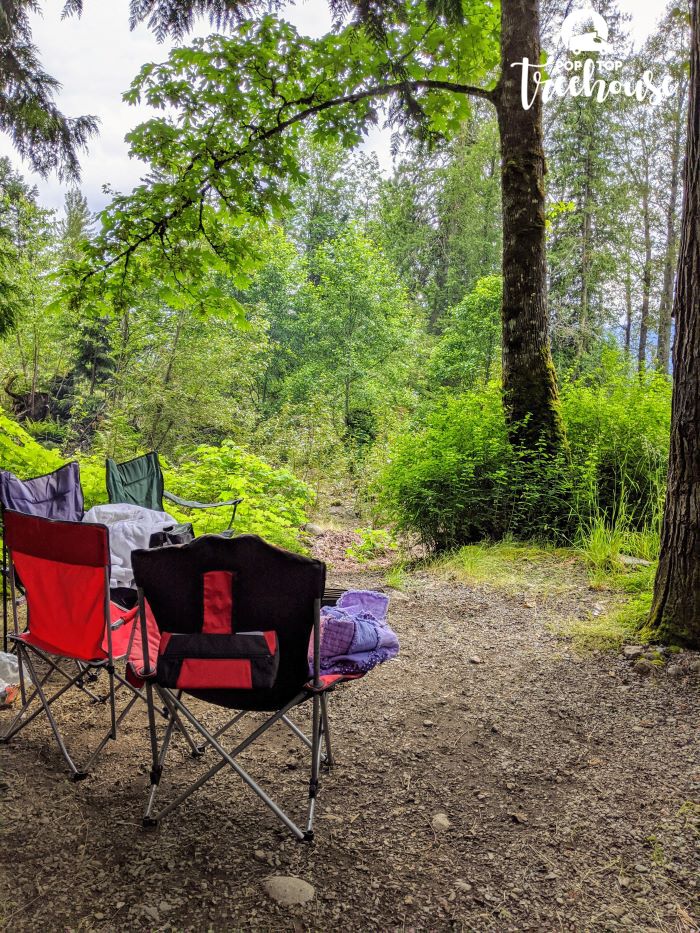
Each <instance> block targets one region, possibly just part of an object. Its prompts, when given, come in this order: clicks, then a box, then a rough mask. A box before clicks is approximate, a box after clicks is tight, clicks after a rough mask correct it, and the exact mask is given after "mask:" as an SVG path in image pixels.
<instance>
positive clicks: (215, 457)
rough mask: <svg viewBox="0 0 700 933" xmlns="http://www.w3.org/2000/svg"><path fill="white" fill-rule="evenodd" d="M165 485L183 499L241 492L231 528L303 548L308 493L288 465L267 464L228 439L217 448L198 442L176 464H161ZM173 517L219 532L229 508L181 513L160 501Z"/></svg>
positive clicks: (209, 499) (217, 497)
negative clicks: (287, 468) (234, 522)
mask: <svg viewBox="0 0 700 933" xmlns="http://www.w3.org/2000/svg"><path fill="white" fill-rule="evenodd" d="M163 466H164V469H163V472H164V474H165V488H166V489H168V490H169V491H170V492H174V493H176V494H177V495H178V496H182V497H183V498H185V499H195V500H197V501H199V502H219V501H221V500H222V499H233V498H239V497H243V502H242V503H241V504H240V505H239V506H238V511H237V513H236V531H239V532H250V533H252V534H257V535H260V536H261V537H263V538H265V539H266V540H267V541H270V542H271V543H273V544H278V545H279V546H280V547H285V548H290V549H292V550H297V551H299V550H302V549H303V548H302V545H301V544H300V541H299V532H300V529H301V526H302V525H303V524H305V522H306V521H307V520H308V518H307V510H308V508H309V507H310V506H311V504H312V502H313V492H312V490H311V488H310V487H309V486H307V485H306V483H303V482H302V481H301V480H299V479H297V478H296V477H295V476H294V475H293V474H292V473H290V472H289V471H288V470H280V469H275V468H274V467H271V466H270V465H269V464H267V463H265V462H264V461H263V460H261V459H260V458H259V457H256V456H254V455H253V454H250V453H247V452H246V451H244V450H243V449H242V448H240V447H237V446H236V445H235V444H232V443H230V442H224V443H223V444H222V445H221V446H220V447H210V446H201V447H196V448H194V449H193V450H190V451H188V459H187V460H186V461H184V462H182V463H180V464H178V465H177V466H169V465H168V464H164V465H163ZM165 505H166V508H167V510H168V511H169V512H170V513H171V514H172V515H174V516H175V517H178V518H182V519H183V520H185V521H191V522H192V524H193V525H194V529H195V533H196V534H204V533H206V532H217V531H222V530H223V529H224V528H225V527H226V525H227V524H228V520H229V517H230V514H231V509H230V508H222V509H206V510H204V511H199V512H197V511H194V512H185V511H180V510H177V509H174V508H173V507H172V503H167V502H166V503H165Z"/></svg>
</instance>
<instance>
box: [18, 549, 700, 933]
mask: <svg viewBox="0 0 700 933" xmlns="http://www.w3.org/2000/svg"><path fill="white" fill-rule="evenodd" d="M330 582H331V583H333V584H337V585H344V586H353V587H362V588H368V587H374V588H381V587H382V577H381V575H380V574H372V573H357V572H354V573H350V572H349V571H348V570H347V568H345V567H344V568H343V569H342V571H336V572H335V573H334V574H331V580H330ZM598 599H599V596H598V595H597V594H594V593H592V592H590V591H589V590H588V588H587V586H586V584H585V581H584V580H583V579H582V581H581V587H580V598H579V597H577V598H576V600H575V601H574V602H573V603H572V599H571V597H570V596H567V597H562V596H558V597H552V598H551V599H550V601H549V602H545V603H543V604H538V603H537V601H536V600H533V599H532V598H531V597H528V598H527V599H525V598H524V597H520V596H518V595H512V596H505V595H502V594H500V593H498V592H496V591H491V590H489V589H488V588H477V589H474V588H469V587H466V586H462V585H459V584H456V583H453V582H448V581H445V580H444V579H441V578H439V577H436V576H433V575H430V574H427V573H422V574H420V573H419V574H415V575H413V576H411V577H409V579H408V584H407V586H406V589H405V591H404V592H403V593H395V594H393V598H392V604H391V611H390V622H391V624H392V625H393V626H394V628H395V629H396V631H397V632H398V634H399V637H400V639H401V646H402V649H401V656H400V659H399V660H397V661H395V662H392V663H389V664H386V665H384V666H383V667H382V668H379V669H377V670H375V671H373V672H372V673H371V674H370V675H369V676H368V677H367V678H365V679H364V681H362V682H359V683H357V684H353V685H349V686H345V687H342V688H341V689H339V690H337V691H336V692H335V694H333V695H332V697H331V705H330V710H331V716H332V720H331V722H332V726H333V729H334V738H335V746H336V748H335V750H336V755H337V759H338V763H337V765H336V767H335V768H334V769H333V771H332V772H331V773H330V774H329V775H327V776H323V778H322V784H321V794H320V799H319V806H318V816H317V823H316V830H317V833H316V840H315V842H314V843H313V844H311V845H309V844H298V843H297V842H295V841H294V839H293V838H292V837H291V836H290V835H289V834H288V833H287V832H286V831H285V830H284V829H283V827H282V826H281V824H279V823H278V822H277V821H276V820H275V818H274V816H273V815H272V813H270V812H269V811H268V810H267V809H266V808H264V807H263V806H262V804H260V802H259V801H258V800H257V798H255V797H254V796H253V795H252V793H251V792H250V791H249V790H248V789H247V788H245V787H244V786H243V785H242V783H241V782H240V780H239V779H238V778H237V777H236V776H235V775H234V774H233V773H231V772H230V771H229V769H226V770H227V771H229V773H226V772H221V773H220V774H219V775H217V777H216V778H215V779H214V780H213V781H212V782H210V783H209V784H207V785H206V786H205V787H204V788H203V789H201V790H200V791H199V792H198V793H196V794H195V795H194V796H193V797H191V798H190V799H189V800H188V801H187V802H186V803H185V804H184V805H183V807H181V808H180V809H179V810H176V811H175V812H174V813H172V814H171V815H170V816H169V817H167V818H166V819H165V820H164V821H163V822H162V824H161V827H160V829H159V830H158V831H157V832H156V833H153V834H147V833H144V832H143V831H142V830H141V828H140V812H141V808H142V805H143V803H144V798H145V789H146V785H147V770H148V747H147V728H146V716H145V710H144V709H139V710H137V711H136V712H135V714H132V715H131V716H130V717H129V718H128V719H127V722H126V724H125V728H124V731H123V733H122V734H121V735H120V737H119V739H118V741H117V742H116V743H110V746H109V747H108V749H107V752H106V753H105V755H104V757H103V758H102V760H101V763H100V764H99V765H98V768H97V770H96V772H95V773H94V775H93V776H92V777H91V778H89V779H88V780H86V781H83V782H82V783H79V784H73V783H71V782H70V781H69V780H68V779H67V776H66V772H65V770H64V768H63V766H62V760H61V759H60V757H59V755H58V752H57V750H56V748H55V746H54V745H53V744H52V742H51V741H50V737H49V730H48V725H47V724H46V723H45V722H42V723H40V724H36V723H35V724H32V725H30V726H29V727H28V728H27V729H26V731H25V732H23V733H21V734H20V735H19V736H18V737H17V738H16V739H15V740H14V741H13V742H12V743H11V744H10V745H9V746H2V747H0V762H1V764H2V779H1V780H2V784H1V790H0V793H1V794H2V799H1V802H0V814H1V815H0V820H1V822H2V834H3V838H2V854H1V859H2V869H1V877H0V926H3V927H4V928H5V929H7V930H31V931H35V930H36V931H38V930H41V931H52V930H96V931H98V930H99V931H123V930H135V931H140V930H178V931H179V930H192V931H200V930H202V931H208V930H212V931H232V930H256V931H257V930H260V931H277V930H289V931H302V930H313V931H335V930H343V931H346V930H358V931H359V930H362V931H364V930H381V931H384V930H386V931H393V930H436V931H438V930H464V931H491V930H495V931H509V930H537V931H547V933H548V931H559V930H566V931H568V930H576V931H588V930H593V931H598V930H600V931H606V930H611V931H612V930H633V931H647V930H662V931H684V933H690V931H693V930H697V929H698V926H699V924H698V920H699V918H700V744H699V741H698V739H699V732H700V713H699V703H698V699H699V697H700V676H698V675H697V674H695V673H692V672H691V671H690V660H691V657H690V655H683V656H680V657H679V659H678V662H677V665H676V666H677V668H678V666H679V665H680V673H679V671H678V670H676V674H677V676H676V677H671V676H669V675H668V674H667V673H666V672H659V673H653V674H651V675H650V676H647V677H643V676H640V675H639V674H637V673H635V672H634V671H633V669H632V666H631V664H630V662H628V661H626V660H624V659H623V658H622V657H618V656H615V655H600V656H591V655H588V656H579V655H577V654H576V653H575V652H574V651H573V650H572V648H571V646H570V645H569V644H568V643H567V642H566V641H565V640H563V639H562V638H560V637H557V636H556V635H554V634H552V633H551V630H550V626H549V625H548V623H549V622H551V621H553V620H556V619H560V618H563V617H569V616H571V615H572V614H578V615H580V616H584V615H585V614H586V613H587V612H588V611H589V610H590V607H591V605H593V604H594V603H595V602H596V601H597V600H598ZM686 671H687V673H685V672H686ZM193 705H194V706H197V707H198V709H202V705H201V704H197V703H196V701H195V702H194V703H193ZM104 717H105V710H104V709H102V708H99V707H95V706H93V707H90V706H86V705H85V704H84V703H82V701H80V700H74V701H71V703H66V704H64V705H63V707H62V710H61V721H62V722H64V723H65V725H66V728H67V730H68V732H69V734H70V735H71V736H72V745H73V747H74V748H75V747H76V746H77V745H80V744H82V746H83V747H84V746H85V743H87V745H88V746H89V745H90V743H91V742H93V743H94V740H95V737H96V736H97V735H98V730H99V729H100V728H101V727H102V725H103V724H104V723H105V722H106V720H105V718H104ZM214 719H216V716H214ZM303 720H304V717H303V716H301V717H299V721H300V722H303ZM209 721H212V719H211V716H210V717H209ZM6 722H7V713H3V714H1V715H0V727H4V724H5V723H6ZM273 731H275V735H274V736H273V735H269V736H268V738H267V740H265V741H263V743H262V744H260V745H258V746H255V748H256V749H257V750H256V752H255V754H246V755H245V756H244V762H243V763H245V762H247V763H248V766H249V768H250V771H251V773H252V774H253V775H254V776H255V777H258V778H260V780H261V782H262V783H263V784H264V786H265V787H266V788H267V789H268V790H270V791H271V792H272V793H273V794H275V795H276V796H278V798H279V799H280V801H281V802H282V803H283V804H285V805H288V806H289V807H290V808H291V809H292V810H293V812H294V813H295V814H296V815H297V816H298V817H299V819H300V820H301V819H302V813H303V810H304V803H305V792H306V783H305V782H306V780H307V774H306V771H305V769H304V767H303V764H302V761H303V759H302V754H301V748H302V746H301V745H300V744H299V743H298V742H295V741H294V740H293V739H292V737H291V735H290V734H289V733H288V732H287V731H286V730H283V729H282V727H275V730H273ZM169 760H170V761H172V762H175V763H177V765H178V766H179V767H178V769H177V771H175V772H173V771H172V770H171V771H170V772H167V771H166V775H165V777H164V779H163V783H162V797H161V799H162V800H167V798H168V797H169V796H171V795H172V794H173V791H174V786H176V785H183V786H184V783H185V782H186V781H188V780H189V779H191V778H192V777H193V776H195V775H196V774H198V773H199V772H200V771H202V770H203V769H204V766H203V763H202V762H197V761H195V760H193V759H192V758H190V757H188V755H187V750H186V747H185V746H184V743H182V742H181V741H180V740H176V742H175V744H174V746H173V750H172V754H171V757H170V758H169ZM438 814H443V815H444V817H446V818H447V822H446V821H445V820H444V818H443V817H439V818H438V819H437V820H435V817H436V815H438ZM447 823H449V825H447ZM271 874H277V875H279V874H282V875H293V876H296V877H298V878H301V879H304V880H305V881H307V882H309V883H310V884H312V885H313V886H314V889H315V896H314V898H313V900H311V901H309V902H308V903H307V904H305V905H303V906H295V907H282V906H280V905H278V904H277V903H275V902H274V901H273V900H271V899H270V898H269V897H268V895H267V894H266V893H265V891H264V888H263V882H264V880H265V879H266V878H267V877H268V876H270V875H271Z"/></svg>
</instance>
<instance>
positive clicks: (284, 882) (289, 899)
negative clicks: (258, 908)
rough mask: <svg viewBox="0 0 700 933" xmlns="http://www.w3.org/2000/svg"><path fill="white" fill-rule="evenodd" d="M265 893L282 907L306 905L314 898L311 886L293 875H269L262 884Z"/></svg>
mask: <svg viewBox="0 0 700 933" xmlns="http://www.w3.org/2000/svg"><path fill="white" fill-rule="evenodd" d="M263 887H264V888H265V893H266V894H267V895H268V897H271V898H272V900H273V901H277V903H278V904H281V905H282V906H283V907H292V906H293V905H294V904H306V902H307V901H310V900H311V899H312V898H313V896H314V889H313V885H310V884H309V883H308V881H303V880H302V879H301V878H295V877H294V876H293V875H270V877H269V878H266V879H265V881H264V882H263Z"/></svg>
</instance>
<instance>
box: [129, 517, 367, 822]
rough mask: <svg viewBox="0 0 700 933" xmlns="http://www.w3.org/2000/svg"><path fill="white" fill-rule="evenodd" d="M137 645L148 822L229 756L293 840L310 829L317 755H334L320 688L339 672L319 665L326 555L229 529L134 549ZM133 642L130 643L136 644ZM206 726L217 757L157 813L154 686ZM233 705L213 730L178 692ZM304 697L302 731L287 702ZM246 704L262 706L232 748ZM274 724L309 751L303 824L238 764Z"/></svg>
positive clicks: (159, 748)
mask: <svg viewBox="0 0 700 933" xmlns="http://www.w3.org/2000/svg"><path fill="white" fill-rule="evenodd" d="M132 562H133V569H134V579H135V581H136V584H137V587H138V594H139V609H140V627H141V644H139V645H138V658H135V659H134V660H133V669H134V674H135V675H138V676H139V677H141V678H143V679H144V680H145V683H146V692H147V697H148V703H149V724H150V733H151V752H152V770H151V790H150V795H149V798H148V802H147V805H146V810H145V814H144V820H143V822H144V826H146V827H154V826H156V825H157V823H158V821H159V820H160V819H161V818H162V817H164V816H166V814H168V813H170V812H171V811H172V810H174V809H175V808H176V807H178V806H179V805H180V804H181V803H182V802H183V801H184V800H186V799H187V798H188V797H189V796H190V794H192V793H193V792H194V791H196V790H197V789H198V788H200V787H201V786H202V785H203V784H204V783H205V782H206V781H208V780H209V779H210V778H212V777H213V776H214V775H215V774H217V773H218V771H220V770H221V769H222V768H224V767H226V766H227V765H228V766H229V767H230V768H231V769H232V770H233V771H234V772H235V773H236V774H237V775H238V776H239V777H240V778H242V780H243V781H244V782H245V783H246V784H247V785H248V787H249V788H250V789H251V790H252V791H253V792H254V793H255V794H257V795H258V797H259V798H260V799H261V800H262V801H263V803H264V804H266V806H268V807H269V808H270V809H271V810H272V811H273V813H274V814H275V815H276V816H277V817H278V818H279V819H280V820H281V821H282V822H283V823H284V825H285V826H286V827H287V828H288V829H290V830H291V832H292V833H293V834H294V835H295V836H296V838H297V839H299V840H311V839H312V838H313V823H314V810H315V805H316V796H317V793H318V786H319V772H320V767H321V764H325V765H327V766H328V767H330V766H331V764H332V763H333V759H332V753H331V742H330V732H329V725H328V708H327V693H328V691H329V690H332V689H333V688H334V687H335V686H336V685H337V684H338V683H339V682H340V681H342V680H349V679H352V678H350V677H343V676H331V677H322V676H321V675H320V670H319V660H320V653H319V640H320V607H321V601H322V599H323V596H324V582H325V575H326V568H325V565H324V564H322V563H321V562H320V561H317V560H311V559H309V558H306V557H300V556H299V555H297V554H291V553H289V552H287V551H282V550H280V549H279V548H276V547H273V546H272V545H270V544H267V543H266V542H265V541H263V540H262V539H261V538H258V537H257V536H255V535H240V536H238V537H236V538H232V539H226V538H222V537H220V536H218V535H204V536H203V537H201V538H198V539H196V540H195V541H193V542H191V543H190V544H186V545H181V546H177V547H166V548H158V549H154V550H140V551H134V552H133V554H132ZM312 638H313V644H314V648H315V650H314V657H315V662H314V674H313V677H312V678H310V677H309V661H308V650H309V642H310V640H311V639H312ZM134 647H135V648H136V641H135V642H134ZM155 692H157V694H158V695H159V696H160V698H161V699H162V700H163V702H164V703H165V705H166V706H167V707H168V709H169V710H170V712H171V714H172V715H174V714H175V713H176V712H177V713H180V714H181V715H182V717H183V718H184V719H185V720H186V721H187V723H188V724H189V725H191V726H192V727H193V728H194V729H195V730H196V731H197V732H198V733H199V735H201V737H202V739H203V741H204V745H203V746H202V750H203V749H204V748H205V747H206V748H208V749H210V750H213V751H214V752H215V753H216V756H217V759H218V760H217V761H216V762H215V763H214V764H213V765H212V766H211V767H210V768H209V770H208V771H206V772H205V773H204V774H203V775H202V776H201V777H199V778H198V779H197V780H195V781H194V782H193V783H192V784H191V785H190V786H188V787H187V788H186V789H185V790H183V791H181V792H180V793H179V794H178V795H177V796H176V797H175V798H174V799H172V800H171V801H170V802H169V803H167V804H166V806H164V807H163V809H161V810H160V812H154V806H155V799H156V794H157V792H158V785H159V783H160V780H161V776H162V773H163V767H164V764H165V759H166V755H167V752H168V747H169V743H170V736H171V733H172V729H173V723H172V721H171V722H169V723H168V725H167V727H166V729H165V734H164V736H163V738H162V740H161V742H160V745H159V742H158V736H157V733H156V721H155V715H154V705H153V696H154V693H155ZM183 692H184V693H185V694H187V695H190V696H193V697H196V698H198V699H200V700H204V701H205V702H206V703H208V704H213V705H214V706H217V707H222V708H224V709H228V710H232V711H237V712H236V713H235V715H234V716H233V718H230V719H228V721H227V722H225V723H224V724H223V725H220V726H219V727H218V728H216V729H214V730H213V731H212V730H211V729H209V728H207V727H206V726H205V725H204V724H203V723H202V722H201V721H200V719H199V718H198V717H197V716H196V715H195V714H194V712H192V710H191V709H190V708H189V707H188V706H186V705H185V703H184V701H183V699H182V694H183ZM307 701H310V702H311V704H312V733H311V736H310V737H309V736H307V735H306V734H305V733H304V732H303V731H302V730H301V729H300V728H299V727H298V726H297V725H296V724H295V723H294V722H293V721H292V719H291V718H290V716H289V713H290V711H291V710H292V709H293V708H295V707H298V706H301V705H302V704H304V703H306V702H307ZM249 712H262V713H267V714H269V715H268V716H267V718H266V719H265V721H264V722H263V723H262V724H261V725H260V726H258V727H257V728H255V729H254V730H253V731H252V732H251V733H250V735H248V736H247V737H246V738H245V739H243V740H241V741H239V742H238V743H237V744H236V745H235V747H234V748H233V749H231V750H227V749H226V748H225V747H224V745H223V744H222V743H223V742H224V738H223V737H224V733H225V732H226V731H227V730H228V729H229V728H230V727H231V726H233V725H234V724H236V723H238V722H240V721H241V720H242V719H243V718H244V717H245V716H246V715H247V714H248V713H249ZM278 722H279V723H281V724H282V725H284V726H286V727H287V728H289V729H290V731H291V732H292V734H293V735H295V736H296V738H298V739H299V740H300V741H301V742H302V743H303V744H304V745H305V746H306V748H307V749H308V750H309V752H310V759H311V760H310V779H309V791H308V810H307V816H306V822H305V824H304V828H301V827H300V826H299V825H297V823H296V822H295V821H294V820H293V819H291V817H290V816H288V815H287V814H286V813H285V812H284V811H283V810H282V808H281V807H280V806H278V804H277V803H275V801H274V800H273V799H272V798H271V797H270V796H269V795H268V794H267V793H266V792H265V791H264V790H263V789H262V787H261V786H260V785H259V784H257V783H256V781H254V780H253V778H252V777H251V776H250V775H249V774H248V772H247V771H245V770H244V768H243V767H242V766H241V764H240V763H239V756H240V755H241V754H242V753H243V752H244V751H245V750H247V749H249V748H250V746H251V745H252V744H253V743H254V742H256V741H257V740H258V739H259V738H260V737H261V736H262V735H263V734H264V733H265V732H267V730H268V729H269V728H270V727H271V726H273V725H275V724H276V723H278Z"/></svg>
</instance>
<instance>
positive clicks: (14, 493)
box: [0, 461, 85, 522]
mask: <svg viewBox="0 0 700 933" xmlns="http://www.w3.org/2000/svg"><path fill="white" fill-rule="evenodd" d="M0 503H2V506H3V508H5V509H12V510H13V511H15V512H22V513H23V514H24V515H36V516H38V517H40V518H55V519H61V520H63V521H67V522H80V521H82V520H83V515H84V514H85V507H84V504H83V490H82V487H81V485H80V466H79V465H78V463H77V462H76V461H73V462H72V463H66V464H65V465H64V466H62V467H59V468H58V469H57V470H54V471H53V473H46V474H45V475H44V476H35V477H34V478H33V479H24V480H23V479H19V478H18V477H17V476H15V475H14V473H10V472H9V471H8V470H0Z"/></svg>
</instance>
